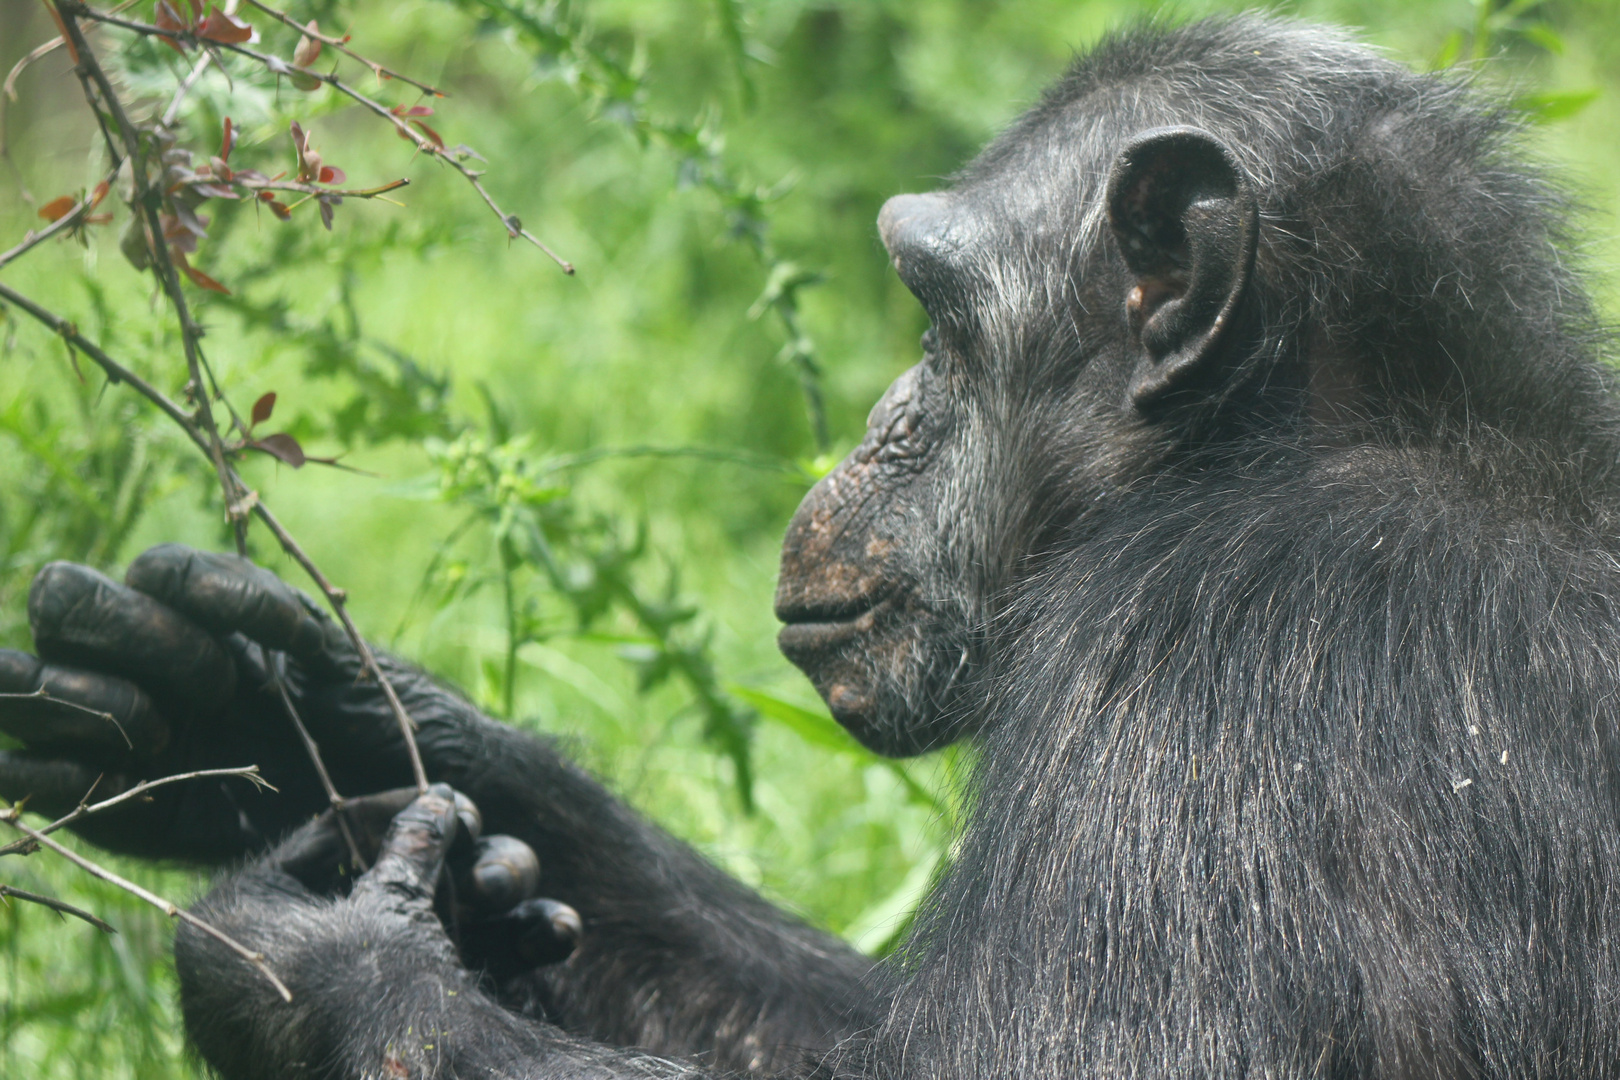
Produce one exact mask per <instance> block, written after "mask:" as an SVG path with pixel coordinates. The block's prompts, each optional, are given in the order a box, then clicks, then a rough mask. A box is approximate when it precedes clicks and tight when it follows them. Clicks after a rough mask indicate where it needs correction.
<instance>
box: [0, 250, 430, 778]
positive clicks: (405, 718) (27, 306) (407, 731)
mask: <svg viewBox="0 0 1620 1080" xmlns="http://www.w3.org/2000/svg"><path fill="white" fill-rule="evenodd" d="M0 300H5V301H7V302H9V303H11V304H15V305H16V306H17V307H19V308H21V309H22V310H23V311H25V312H27V313H28V314H29V315H30V316H32V317H33V318H34V319H36V320H38V321H39V322H41V323H44V324H45V325H46V326H48V327H50V328H51V329H52V330H54V331H55V332H56V333H57V334H59V335H61V337H62V339H63V340H64V341H66V342H68V343H69V344H70V345H72V346H73V347H74V348H76V349H78V350H79V351H80V352H82V353H84V355H86V356H88V357H89V358H90V359H91V360H92V361H94V362H95V364H96V366H97V367H99V368H101V370H103V371H105V372H106V373H107V377H108V379H110V380H111V381H112V382H115V383H120V382H121V383H128V384H129V386H130V388H131V389H133V390H134V391H135V392H136V393H138V394H140V395H141V396H142V397H144V398H146V400H148V401H150V402H151V403H152V404H154V405H156V406H157V407H158V408H159V409H161V410H162V411H163V414H164V415H165V416H167V417H168V418H169V419H170V420H173V421H174V422H175V423H176V424H178V425H179V427H180V429H181V430H182V431H184V432H185V433H186V436H187V437H188V438H190V439H191V441H192V442H193V443H195V444H196V445H197V447H198V449H200V450H202V451H203V452H204V453H208V451H209V442H208V438H207V436H206V435H204V434H203V432H202V431H201V430H199V429H198V427H197V425H196V423H194V422H193V420H192V418H191V417H190V416H189V415H187V413H186V411H185V410H184V409H182V408H181V407H180V406H179V405H177V404H175V402H174V401H173V400H172V399H171V398H170V397H169V396H168V395H167V394H165V393H164V392H163V391H161V390H159V389H158V388H157V387H155V386H153V385H152V384H151V383H149V382H147V381H146V380H145V379H143V378H141V377H140V376H139V375H136V374H135V373H134V372H133V371H131V370H130V369H129V368H127V367H125V366H124V365H122V364H120V363H119V362H118V361H116V360H114V359H113V358H112V357H111V356H108V355H107V353H106V352H104V351H103V350H102V348H101V347H100V346H99V345H97V344H96V343H95V342H93V341H91V340H90V339H89V338H87V337H85V336H84V335H83V334H81V333H79V329H78V327H76V326H74V325H73V324H72V323H70V322H68V321H67V320H66V319H64V318H62V317H61V316H59V315H55V314H53V313H51V312H50V311H47V310H46V309H45V308H42V307H40V306H39V305H38V304H36V303H34V302H33V301H32V300H30V299H28V298H27V297H26V296H24V295H22V294H21V293H19V292H17V291H16V290H15V289H13V288H11V287H10V286H8V285H6V284H5V283H4V282H0ZM231 477H232V478H233V480H234V481H235V482H236V483H238V484H241V483H242V481H241V478H240V477H239V476H237V475H236V472H235V470H231ZM243 489H244V490H245V489H246V486H245V485H243ZM251 502H252V507H251V510H252V513H253V514H254V516H256V517H257V518H258V519H259V520H260V521H261V522H263V523H264V525H265V527H266V528H268V529H269V530H270V531H271V533H273V534H274V535H275V538H276V540H277V541H279V542H280V544H281V547H282V550H283V551H285V552H286V553H287V554H288V555H289V556H291V557H292V559H293V561H294V562H296V563H298V565H299V566H301V567H303V569H304V572H305V573H306V574H308V575H309V578H310V580H311V581H313V582H314V583H315V586H316V588H318V589H320V590H321V594H322V595H323V596H325V597H326V602H327V604H328V605H329V606H330V607H331V608H332V612H333V613H334V614H335V615H337V617H338V621H339V622H341V623H342V624H343V629H344V631H345V632H346V633H347V634H348V636H349V642H350V644H352V645H353V646H354V648H355V651H356V652H358V653H359V654H360V660H361V664H362V668H361V670H362V671H363V672H364V673H366V674H367V675H370V676H371V677H373V678H375V679H376V680H377V684H378V686H379V687H380V688H381V689H382V692H383V696H384V697H385V698H387V700H388V707H389V709H390V710H391V711H392V712H393V714H394V719H395V721H396V722H397V723H398V724H399V730H400V734H401V735H402V736H403V737H404V740H405V749H406V752H407V754H408V755H409V757H410V761H411V774H412V777H413V778H414V780H415V783H416V787H417V790H418V791H422V792H426V791H427V787H428V781H427V770H426V769H424V768H423V766H422V754H421V751H420V750H419V749H418V748H417V745H416V734H415V732H416V725H415V724H414V723H413V722H412V720H411V718H410V715H409V714H408V713H407V712H406V711H405V706H404V705H403V704H402V703H401V702H400V700H399V695H398V694H397V693H395V692H394V687H393V684H392V683H390V682H389V681H388V678H387V676H386V675H384V674H383V671H382V669H381V668H380V667H379V666H378V665H377V658H376V656H375V655H374V654H373V653H372V651H371V646H370V645H368V644H367V643H366V639H365V638H363V637H361V636H360V630H359V628H358V627H356V626H355V625H354V620H353V619H352V618H350V616H349V612H348V607H347V602H348V593H346V592H344V590H342V589H340V588H338V587H337V586H336V585H333V584H332V582H331V581H330V580H329V579H328V578H327V576H326V575H325V574H323V573H322V572H321V569H320V567H318V566H316V565H315V563H314V562H313V561H312V560H311V559H310V557H309V555H308V554H306V553H305V551H304V549H303V548H302V547H300V546H299V544H298V541H297V540H295V539H294V538H293V535H292V534H291V533H289V532H288V531H287V529H286V527H285V526H284V525H282V524H281V521H280V520H279V519H278V518H277V517H276V516H275V515H274V514H273V513H271V512H270V508H269V507H267V506H265V505H264V503H262V502H260V501H258V498H257V497H256V496H255V497H253V498H252V500H251Z"/></svg>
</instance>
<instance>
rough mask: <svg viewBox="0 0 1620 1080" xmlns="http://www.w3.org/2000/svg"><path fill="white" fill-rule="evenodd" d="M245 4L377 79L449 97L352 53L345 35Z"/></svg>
mask: <svg viewBox="0 0 1620 1080" xmlns="http://www.w3.org/2000/svg"><path fill="white" fill-rule="evenodd" d="M247 2H248V3H250V4H252V5H253V6H254V7H256V8H258V9H259V10H260V11H262V12H264V13H265V14H266V15H268V16H270V17H271V18H272V19H275V20H276V21H277V22H282V23H285V24H287V25H288V26H290V27H292V28H293V29H294V30H297V31H298V32H299V33H300V34H303V35H305V36H306V37H311V38H314V39H315V40H316V41H319V42H320V43H321V44H323V45H327V46H330V47H331V48H334V49H336V50H337V51H338V52H340V53H342V54H343V55H344V56H347V57H348V58H349V59H350V60H354V61H357V62H359V63H362V64H364V65H366V67H368V68H370V69H371V70H372V73H373V74H375V75H376V76H377V78H378V79H394V80H396V81H398V82H402V83H405V84H406V85H408V86H414V87H416V88H417V89H418V90H420V91H422V93H424V94H427V95H428V96H429V97H439V98H442V97H449V96H450V95H449V94H447V93H445V92H444V91H443V90H439V89H436V88H434V87H432V86H429V85H428V84H427V83H424V82H417V81H416V80H415V79H413V78H411V77H410V76H409V75H401V74H400V73H399V72H397V71H393V70H391V69H389V68H385V67H383V66H382V65H381V64H379V63H377V62H376V61H375V60H367V59H366V58H365V57H363V56H361V55H360V54H359V53H357V52H354V51H352V50H351V49H350V48H349V47H348V46H349V37H348V35H347V34H345V35H344V36H343V37H340V38H339V37H332V36H330V35H328V34H323V33H321V32H320V31H319V30H316V29H315V27H314V24H313V23H311V24H310V25H308V26H300V25H298V20H297V19H294V18H293V17H292V16H291V15H288V14H287V13H286V12H284V11H277V10H276V9H275V8H273V7H270V6H269V5H268V4H261V3H260V2H259V0H247Z"/></svg>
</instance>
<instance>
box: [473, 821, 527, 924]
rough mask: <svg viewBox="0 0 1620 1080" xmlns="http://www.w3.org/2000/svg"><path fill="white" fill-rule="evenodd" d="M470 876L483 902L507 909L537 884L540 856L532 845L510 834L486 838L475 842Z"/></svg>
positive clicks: (498, 908) (496, 907) (524, 896)
mask: <svg viewBox="0 0 1620 1080" xmlns="http://www.w3.org/2000/svg"><path fill="white" fill-rule="evenodd" d="M472 877H473V885H474V887H475V888H476V889H477V890H478V895H479V898H480V899H481V900H483V901H484V903H485V904H486V905H488V906H489V907H491V908H495V909H497V910H500V909H504V908H510V907H512V906H513V905H515V904H518V903H521V902H522V901H524V900H526V899H528V898H529V897H531V896H533V895H534V893H535V890H536V889H538V888H539V887H540V859H539V857H538V856H536V855H535V853H534V849H533V848H531V847H529V845H528V844H525V843H524V842H523V841H521V840H519V839H517V838H516V837H514V836H491V837H487V838H485V839H484V840H481V841H479V844H478V861H477V862H476V863H475V864H474V865H473V871H472Z"/></svg>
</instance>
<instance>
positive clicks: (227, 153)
mask: <svg viewBox="0 0 1620 1080" xmlns="http://www.w3.org/2000/svg"><path fill="white" fill-rule="evenodd" d="M235 145H236V128H235V127H233V126H232V125H231V118H230V117H228V116H227V117H226V118H225V137H224V138H223V139H221V140H220V144H219V160H221V161H229V160H231V147H233V146H235ZM225 179H227V180H229V179H230V177H228V176H227V177H225Z"/></svg>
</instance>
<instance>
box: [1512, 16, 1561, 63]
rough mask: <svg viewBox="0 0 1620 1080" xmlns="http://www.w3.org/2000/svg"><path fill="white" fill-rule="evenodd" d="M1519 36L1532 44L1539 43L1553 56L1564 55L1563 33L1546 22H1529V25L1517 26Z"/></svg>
mask: <svg viewBox="0 0 1620 1080" xmlns="http://www.w3.org/2000/svg"><path fill="white" fill-rule="evenodd" d="M1519 36H1520V37H1522V38H1524V39H1525V40H1526V41H1529V42H1531V43H1533V44H1536V45H1540V46H1541V47H1542V48H1543V49H1546V50H1547V51H1548V52H1550V53H1552V54H1553V55H1554V56H1563V55H1564V38H1563V35H1562V34H1560V33H1559V32H1558V31H1556V30H1554V29H1553V28H1552V27H1550V26H1548V25H1547V24H1546V23H1531V24H1530V25H1529V26H1521V27H1519Z"/></svg>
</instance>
